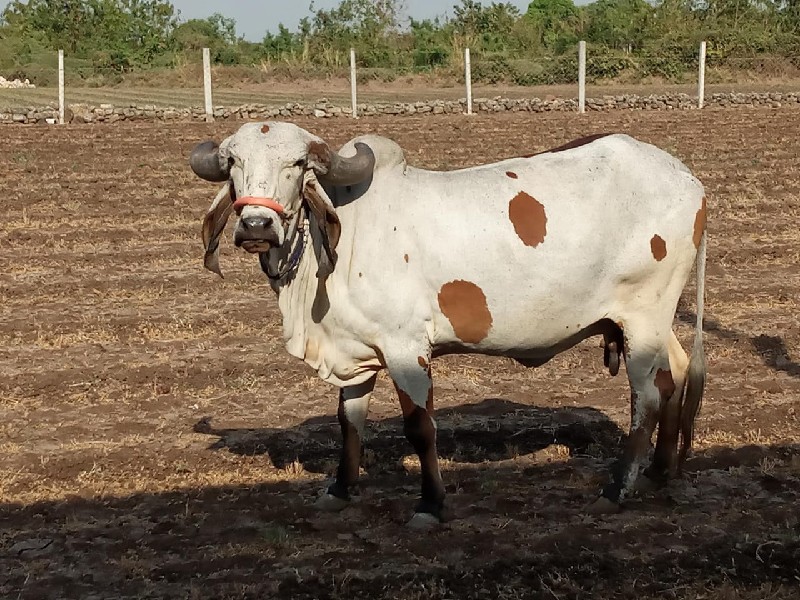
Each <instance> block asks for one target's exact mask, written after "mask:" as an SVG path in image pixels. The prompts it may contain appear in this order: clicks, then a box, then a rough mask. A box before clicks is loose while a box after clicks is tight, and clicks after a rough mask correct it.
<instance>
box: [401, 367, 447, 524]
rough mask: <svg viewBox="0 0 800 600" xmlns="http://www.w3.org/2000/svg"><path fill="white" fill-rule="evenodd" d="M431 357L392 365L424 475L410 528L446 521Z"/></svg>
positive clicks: (407, 431)
mask: <svg viewBox="0 0 800 600" xmlns="http://www.w3.org/2000/svg"><path fill="white" fill-rule="evenodd" d="M429 361H430V357H429V355H427V354H425V355H420V356H416V355H415V356H414V358H413V362H412V361H408V362H406V361H403V362H401V363H400V364H397V365H389V373H390V375H391V376H392V379H393V380H394V385H395V388H396V389H397V395H398V397H399V398H400V407H401V409H402V411H403V431H404V433H405V435H406V439H408V441H409V442H411V445H412V446H413V448H414V451H415V452H416V453H417V456H418V457H419V464H420V470H421V472H422V495H421V498H420V501H419V503H418V504H417V507H416V508H415V509H414V511H415V514H414V517H413V518H412V519H411V521H410V522H409V526H411V527H419V528H425V527H430V526H432V525H435V524H438V523H440V522H441V521H442V520H443V511H444V496H445V493H444V484H443V483H442V475H441V473H440V472H439V459H438V457H437V455H436V421H434V419H433V382H432V381H431V371H430V364H429Z"/></svg>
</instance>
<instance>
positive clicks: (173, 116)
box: [0, 92, 800, 124]
mask: <svg viewBox="0 0 800 600" xmlns="http://www.w3.org/2000/svg"><path fill="white" fill-rule="evenodd" d="M577 105H578V102H577V100H575V99H560V98H553V99H544V100H543V99H541V98H525V99H509V98H500V97H497V98H492V99H489V98H477V99H475V100H474V101H473V110H474V112H480V113H499V112H550V111H575V110H577ZM748 106H749V107H759V106H760V107H770V108H780V107H781V106H800V92H791V93H779V92H769V93H730V94H727V93H714V94H711V95H709V96H708V97H707V98H706V107H709V108H711V107H713V108H723V107H748ZM696 108H697V99H696V98H694V97H692V96H689V95H687V94H659V95H650V96H636V95H621V96H602V97H599V98H589V99H587V100H586V109H587V110H588V111H608V110H693V109H696ZM358 111H359V116H362V117H369V116H376V115H415V114H426V115H440V114H460V113H463V112H466V100H464V99H461V100H448V101H445V100H433V101H428V102H409V103H396V104H361V105H359V109H358ZM350 114H351V110H350V109H349V108H343V107H341V106H335V105H333V104H332V103H330V102H328V101H327V100H325V99H322V100H319V101H317V102H315V103H312V104H297V103H289V104H285V105H283V106H266V105H263V104H247V105H244V106H239V107H235V108H233V107H221V106H220V107H217V108H215V109H214V117H215V118H216V119H239V120H243V119H275V118H287V117H299V116H313V117H318V118H334V117H342V116H349V115H350ZM57 119H58V110H57V109H55V108H53V107H51V106H47V107H28V108H22V109H6V110H4V109H0V124H9V123H19V124H29V123H54V122H56V120H57ZM203 119H205V112H204V110H203V109H202V108H199V107H195V108H164V107H158V106H155V105H141V106H138V105H137V106H126V107H119V106H112V105H111V104H100V105H99V106H89V105H86V104H71V105H70V106H69V107H68V109H67V111H66V120H67V121H68V122H70V123H114V122H118V121H153V120H158V121H201V120H203Z"/></svg>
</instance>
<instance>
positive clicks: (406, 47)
mask: <svg viewBox="0 0 800 600" xmlns="http://www.w3.org/2000/svg"><path fill="white" fill-rule="evenodd" d="M578 40H586V41H587V42H588V44H589V45H590V48H591V52H590V59H589V63H588V66H587V67H588V75H589V77H590V78H593V79H600V78H613V77H617V76H619V75H620V74H622V73H626V72H627V73H634V74H635V75H636V76H639V77H646V76H659V77H663V78H668V79H674V78H679V77H680V76H681V74H682V73H684V72H686V71H687V70H690V69H693V67H694V65H695V64H696V60H697V47H698V45H699V42H700V41H701V40H707V41H708V43H709V62H710V64H712V65H713V64H715V63H717V64H729V65H731V66H735V65H736V61H742V60H745V61H748V62H747V65H748V66H751V67H752V66H753V65H756V66H757V65H758V64H762V65H763V64H766V63H765V62H763V61H765V60H768V59H780V60H781V61H782V62H781V63H780V64H782V65H790V66H792V67H793V68H800V0H656V2H655V4H650V3H648V2H646V1H645V0H596V1H595V2H592V3H591V4H588V5H585V6H576V5H575V4H574V2H573V0H532V2H530V4H529V5H528V8H527V10H526V11H525V12H522V11H520V10H519V9H517V8H516V6H514V5H513V4H511V3H508V2H491V3H488V2H487V3H483V2H481V1H480V0H458V2H457V3H456V4H455V5H454V6H453V9H452V16H448V17H446V18H441V19H425V20H416V19H413V18H412V19H409V18H407V10H406V6H405V3H404V0H341V2H340V3H339V4H338V6H336V7H334V8H331V9H318V8H315V6H314V4H313V3H312V4H311V6H310V8H309V14H308V15H307V16H306V17H305V18H303V19H302V20H301V21H300V23H299V25H298V27H297V28H296V29H295V30H294V31H292V30H290V29H289V28H287V27H285V26H284V25H279V26H278V29H277V31H273V32H266V33H265V35H264V38H263V39H262V40H261V41H260V42H251V41H246V40H244V39H242V38H240V37H237V35H236V24H235V22H234V21H233V20H232V19H230V18H228V17H225V16H224V15H222V14H214V15H212V16H210V17H208V18H206V19H189V20H185V21H184V20H182V19H180V15H179V12H178V11H177V10H176V9H175V7H174V5H173V4H172V3H171V2H169V1H166V0H28V1H27V2H25V1H20V0H15V1H12V2H11V3H9V4H8V6H7V7H6V8H5V10H4V11H3V13H2V17H0V72H4V71H5V72H7V73H4V74H7V75H11V76H26V77H29V78H31V79H33V80H34V81H35V80H36V79H37V69H49V68H50V67H51V66H52V65H51V64H50V63H51V62H52V60H53V58H52V56H53V52H54V51H55V50H56V49H58V48H63V49H64V50H65V51H66V52H67V54H68V55H69V56H70V58H71V60H73V61H75V67H76V69H78V71H79V74H80V75H81V76H85V77H87V78H88V77H91V76H94V75H97V74H102V75H104V76H116V77H117V78H122V77H124V76H125V74H128V73H132V72H135V71H141V70H146V69H159V68H162V69H164V68H175V67H176V66H180V65H182V64H186V63H187V62H194V61H197V60H198V56H199V52H198V51H199V49H201V48H204V47H208V48H210V49H211V54H212V58H213V61H214V62H215V63H216V64H220V65H254V66H256V67H260V68H263V69H267V68H271V69H277V70H280V69H281V68H284V69H291V70H292V72H293V73H298V72H301V73H303V74H305V75H328V74H331V73H338V72H340V71H342V70H343V69H345V68H346V66H347V62H348V60H349V49H350V48H351V47H352V48H355V49H356V52H357V55H358V60H359V63H360V66H361V67H362V69H363V72H362V76H366V77H380V78H391V77H395V76H397V75H398V74H402V73H415V72H416V73H418V72H436V71H441V72H452V73H457V72H458V71H459V69H460V68H461V65H462V60H463V50H464V49H465V48H467V47H469V48H470V49H471V51H472V53H473V56H474V75H475V78H476V79H477V80H483V81H488V82H495V81H501V80H506V81H512V82H515V83H519V84H536V83H559V82H565V81H572V80H573V79H574V77H575V64H574V63H575V61H576V57H575V48H576V45H577V42H578ZM759 61H762V62H761V63H759Z"/></svg>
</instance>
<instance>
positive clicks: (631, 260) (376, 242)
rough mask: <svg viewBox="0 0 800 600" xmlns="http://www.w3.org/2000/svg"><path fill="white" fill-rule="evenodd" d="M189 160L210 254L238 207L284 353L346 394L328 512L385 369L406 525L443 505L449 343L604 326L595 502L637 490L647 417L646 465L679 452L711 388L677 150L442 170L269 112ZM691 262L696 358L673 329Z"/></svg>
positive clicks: (525, 359) (699, 253)
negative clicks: (398, 413)
mask: <svg viewBox="0 0 800 600" xmlns="http://www.w3.org/2000/svg"><path fill="white" fill-rule="evenodd" d="M191 165H192V168H193V169H194V171H195V173H196V174H197V175H199V176H200V177H202V178H204V179H206V180H209V181H217V182H222V181H224V182H226V184H225V186H224V187H223V189H222V190H221V191H220V193H219V194H218V195H217V198H216V199H215V201H214V203H213V205H212V206H211V209H210V210H209V212H208V215H207V216H206V220H205V223H204V227H203V238H204V241H205V245H206V263H205V264H206V266H207V267H208V268H210V269H211V270H213V271H215V272H218V273H219V272H220V271H219V265H218V254H217V252H218V245H219V240H218V238H219V236H220V234H221V232H222V230H223V228H224V226H225V222H226V221H227V220H228V218H229V216H230V215H231V214H233V213H235V214H237V215H238V222H237V224H236V227H235V231H234V242H235V244H236V245H237V246H241V247H243V248H244V249H245V250H248V251H250V252H253V253H258V254H259V257H260V261H261V265H262V268H263V269H264V271H265V272H266V273H267V275H268V276H269V279H270V281H271V285H272V288H273V290H274V291H275V293H276V294H277V297H278V305H279V307H280V310H281V313H282V315H283V335H284V338H285V342H286V349H287V350H288V351H289V353H291V354H292V355H294V356H296V357H298V358H300V359H302V360H304V361H305V362H306V363H308V364H309V365H311V366H312V367H313V368H314V369H316V370H317V372H318V373H319V376H320V377H321V378H322V379H324V380H325V381H327V382H330V383H332V384H333V385H335V386H338V387H340V388H341V392H340V400H339V422H340V424H341V428H342V434H343V437H344V449H343V452H342V457H341V462H340V465H339V469H338V472H337V476H336V481H335V483H334V484H333V485H332V486H331V487H330V488H329V489H328V491H327V493H326V495H325V496H323V497H322V498H321V499H320V501H319V504H320V506H322V507H324V508H341V507H342V506H344V505H346V502H347V500H348V498H349V497H348V486H350V485H351V484H353V483H354V482H355V480H356V477H357V474H358V467H359V460H360V447H361V438H362V436H363V431H364V422H365V418H366V415H367V409H368V404H369V399H370V396H371V394H372V390H373V387H374V385H375V379H376V375H377V373H378V371H380V370H381V369H388V372H389V375H390V376H391V378H392V379H393V381H394V384H395V386H396V388H397V393H398V396H399V399H400V406H401V408H402V412H403V416H404V419H405V421H404V422H405V427H404V430H405V434H406V436H407V438H408V440H409V441H410V442H411V444H412V445H413V447H414V449H415V451H416V452H417V454H418V455H419V458H420V463H421V466H422V498H421V501H420V503H419V504H418V506H417V508H416V515H415V517H414V519H412V523H413V524H415V525H419V524H427V523H430V522H438V521H439V520H440V519H441V518H442V510H443V507H444V497H445V493H444V487H443V485H442V478H441V476H440V473H439V468H438V462H437V456H436V425H435V421H434V419H433V387H432V383H431V370H430V361H431V359H432V358H433V357H436V356H440V355H443V354H453V353H481V354H489V355H495V356H507V357H511V358H514V359H517V360H519V361H520V362H522V363H524V364H526V365H530V366H535V365H540V364H542V363H544V362H546V361H547V360H548V359H550V358H552V357H553V356H555V355H556V354H558V353H559V352H562V351H564V350H566V349H568V348H570V347H571V346H573V345H575V344H576V343H578V342H580V341H581V340H584V339H586V338H587V337H589V336H593V335H604V336H605V338H606V343H607V348H606V362H607V364H608V363H611V364H610V367H609V368H610V369H611V370H612V372H615V370H616V369H615V367H617V366H618V362H617V360H618V356H617V353H621V354H622V355H623V356H624V359H625V362H626V365H627V372H628V378H629V381H630V385H631V391H632V398H633V401H632V403H631V406H632V414H631V429H630V436H629V437H628V440H627V442H626V445H625V448H624V452H623V457H622V462H621V469H620V470H619V472H617V473H616V474H615V475H614V477H613V481H612V482H611V483H610V484H609V485H608V486H606V488H605V489H604V490H603V491H602V495H601V498H600V499H599V500H598V502H597V503H595V508H597V509H609V508H615V507H617V506H618V505H619V503H620V502H621V501H622V500H623V499H624V498H625V497H626V496H627V495H629V494H630V493H631V491H632V490H633V486H634V483H635V481H636V479H637V476H638V474H639V469H640V465H641V463H642V462H643V460H644V459H645V457H646V455H647V452H648V448H649V444H650V440H651V436H652V434H653V432H654V430H655V428H656V424H659V432H658V439H657V443H656V450H655V455H654V459H653V462H652V465H651V466H650V468H649V470H648V472H647V474H648V475H650V476H651V477H652V478H661V477H664V476H666V475H669V474H671V473H673V472H675V471H676V469H677V468H678V467H679V465H680V464H681V462H682V461H683V459H684V458H685V453H686V451H687V449H688V448H689V447H690V445H691V441H692V433H693V423H694V419H695V416H696V413H697V409H698V407H699V404H700V400H701V397H702V394H703V388H704V384H705V359H704V354H703V344H702V317H703V287H704V284H703V281H704V265H705V244H706V241H705V240H706V233H705V226H706V204H705V198H704V193H703V186H702V185H701V184H700V182H699V181H698V180H697V179H695V178H694V177H693V176H692V174H691V173H690V172H689V171H688V169H687V168H686V167H685V166H684V165H683V164H681V162H680V161H678V160H676V159H675V158H673V157H672V156H670V155H669V154H667V153H665V152H663V151H661V150H659V149H658V148H656V147H654V146H651V145H649V144H645V143H643V142H639V141H637V140H635V139H632V138H630V137H628V136H626V135H609V136H593V137H592V138H585V139H583V140H579V141H577V142H573V143H571V144H567V145H566V146H563V147H561V148H557V149H555V150H551V151H549V152H544V153H541V154H538V155H535V156H530V157H526V158H515V159H511V160H505V161H502V162H499V163H494V164H490V165H482V166H477V167H472V168H469V169H463V170H459V171H452V172H435V171H427V170H424V169H417V168H414V167H411V166H409V165H408V164H407V163H406V160H405V157H404V154H403V151H402V149H401V148H400V147H399V146H398V145H397V144H396V143H394V142H392V141H391V140H388V139H386V138H383V137H377V136H363V137H360V138H357V139H355V140H353V141H351V142H350V143H348V144H346V145H345V146H344V147H343V148H342V149H341V151H340V152H338V153H337V152H334V151H332V150H330V149H329V147H328V145H327V144H326V143H325V142H324V141H323V140H321V139H320V138H318V137H316V136H314V135H313V134H311V133H309V132H307V131H305V130H303V129H300V128H299V127H297V126H295V125H292V124H289V123H274V122H269V123H258V124H253V123H251V124H246V125H244V126H242V127H241V129H239V131H238V132H236V133H235V134H234V135H232V136H230V137H229V138H227V139H226V140H225V141H224V142H223V143H222V144H221V145H220V146H217V145H216V144H215V143H213V142H205V143H203V144H200V145H199V146H197V148H195V150H194V151H193V153H192V157H191ZM695 263H696V265H697V306H698V310H697V325H696V329H695V340H694V346H693V348H692V354H691V360H689V359H688V358H687V355H686V353H685V352H684V351H683V349H682V348H681V346H680V344H679V343H678V341H677V339H676V337H675V335H674V333H673V330H672V324H673V319H674V315H675V310H676V306H677V303H678V298H679V297H680V295H681V292H682V290H683V288H684V286H685V284H686V281H687V278H688V276H689V274H690V271H691V269H692V266H693V265H695ZM220 274H221V273H220ZM609 355H610V356H609ZM681 434H682V438H683V440H682V447H681V451H680V456H679V455H678V441H679V436H680V435H681Z"/></svg>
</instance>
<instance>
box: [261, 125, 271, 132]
mask: <svg viewBox="0 0 800 600" xmlns="http://www.w3.org/2000/svg"><path fill="white" fill-rule="evenodd" d="M261 133H269V125H267V124H264V126H263V127H262V128H261Z"/></svg>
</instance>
